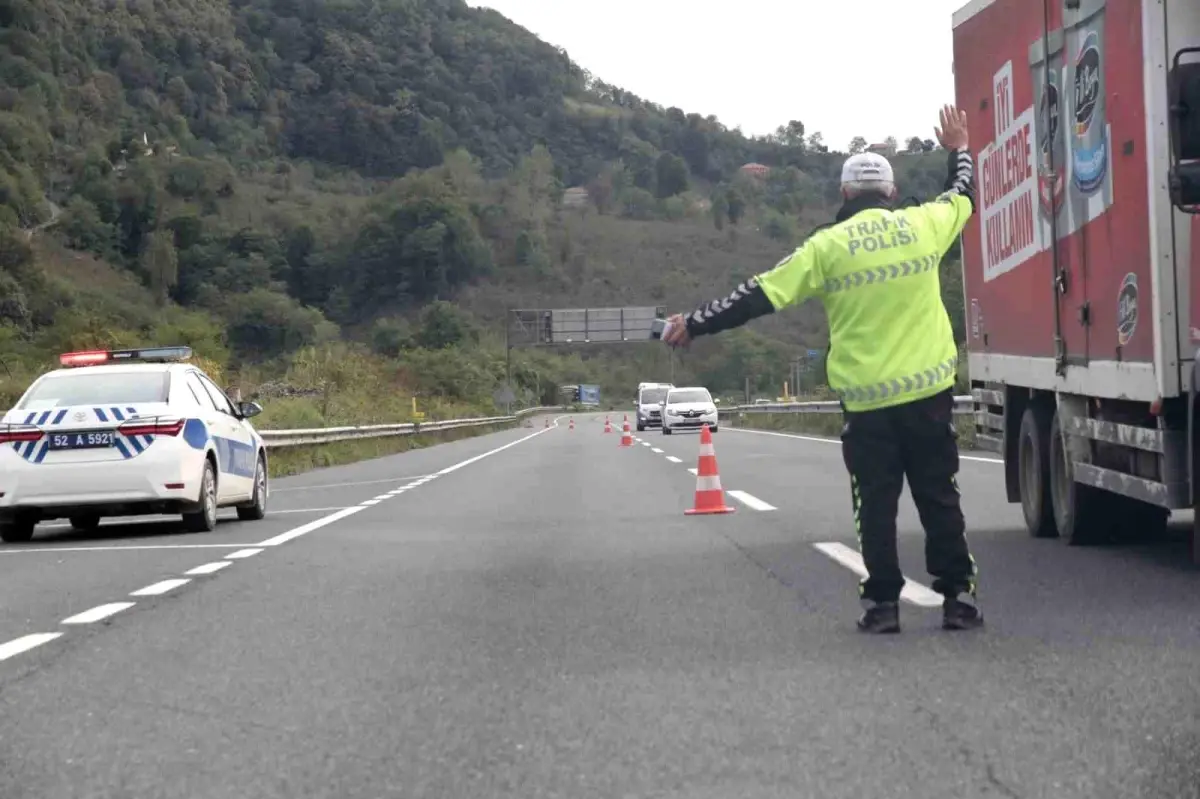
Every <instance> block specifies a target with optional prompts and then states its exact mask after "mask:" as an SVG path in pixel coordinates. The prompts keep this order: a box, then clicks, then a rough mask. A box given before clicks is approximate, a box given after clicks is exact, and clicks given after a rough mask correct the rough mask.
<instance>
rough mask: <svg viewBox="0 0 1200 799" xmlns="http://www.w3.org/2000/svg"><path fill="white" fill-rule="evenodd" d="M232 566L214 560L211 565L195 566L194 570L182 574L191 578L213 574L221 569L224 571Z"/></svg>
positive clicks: (225, 561) (222, 561)
mask: <svg viewBox="0 0 1200 799" xmlns="http://www.w3.org/2000/svg"><path fill="white" fill-rule="evenodd" d="M232 565H233V564H232V563H230V562H229V561H227V560H215V561H213V562H212V563H205V564H204V565H203V566H197V567H196V568H194V569H189V570H187V571H185V572H184V574H188V575H191V576H193V577H194V576H197V575H201V574H215V573H216V572H219V571H220V570H221V569H224V568H225V567H226V566H232Z"/></svg>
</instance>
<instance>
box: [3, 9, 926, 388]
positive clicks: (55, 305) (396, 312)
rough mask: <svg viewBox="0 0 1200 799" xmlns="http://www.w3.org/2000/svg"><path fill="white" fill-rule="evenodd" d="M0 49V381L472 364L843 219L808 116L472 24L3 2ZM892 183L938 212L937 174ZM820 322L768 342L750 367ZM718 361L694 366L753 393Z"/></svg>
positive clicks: (666, 297)
mask: <svg viewBox="0 0 1200 799" xmlns="http://www.w3.org/2000/svg"><path fill="white" fill-rule="evenodd" d="M0 26H2V30H0V325H2V326H0V354H2V355H3V356H4V357H5V358H6V359H8V360H6V363H7V362H9V361H11V360H12V359H14V358H17V359H19V358H26V359H32V360H38V359H42V358H44V354H43V353H44V352H45V351H46V350H47V349H53V348H61V347H63V346H68V345H69V346H76V345H80V346H81V345H85V344H89V345H90V343H97V344H98V343H116V342H136V341H144V340H147V339H151V340H153V339H158V338H162V337H164V336H174V337H176V338H180V337H184V338H189V339H191V341H190V342H189V343H193V344H194V345H196V346H199V347H200V348H201V349H203V350H204V351H205V352H206V353H212V354H213V357H214V358H216V359H217V360H221V359H226V360H229V359H232V360H230V363H231V364H234V365H236V364H238V363H247V362H251V361H254V362H258V363H265V362H268V361H271V360H272V359H279V358H281V357H283V358H287V357H290V354H291V353H295V352H296V351H297V350H298V349H302V348H304V347H307V346H311V345H314V344H318V343H321V342H328V341H333V340H336V339H338V338H339V337H345V336H352V337H355V338H357V339H358V340H361V341H364V342H366V343H368V344H370V345H371V346H372V347H374V349H375V350H376V351H377V352H378V353H380V354H382V355H385V356H387V357H389V358H399V359H402V360H403V359H404V358H408V357H414V358H415V357H420V356H419V353H420V352H421V351H427V350H429V349H431V348H432V349H438V348H442V347H445V346H453V345H456V344H458V345H468V344H469V345H470V347H471V348H473V349H475V350H482V349H487V345H488V332H489V331H490V330H493V329H494V322H495V320H496V315H497V313H498V312H500V311H502V309H503V307H504V305H506V304H507V305H510V306H511V305H519V304H538V303H541V302H559V303H571V304H575V305H598V304H605V303H630V304H648V303H651V302H653V303H655V304H658V303H666V304H670V305H679V306H688V305H691V304H693V303H695V302H696V301H699V300H703V299H706V298H708V297H709V296H711V295H712V294H713V293H714V292H723V291H725V290H727V287H728V285H729V284H730V283H731V281H733V280H734V279H736V278H738V277H740V276H744V274H746V273H747V272H750V271H754V270H756V269H761V268H763V267H764V266H766V265H769V264H770V263H771V262H773V260H774V259H776V258H778V256H779V255H780V254H782V252H784V251H785V250H786V248H787V247H788V246H791V245H792V244H793V243H794V242H795V240H796V239H797V237H798V236H799V235H800V233H801V232H802V231H803V230H805V229H806V228H808V227H811V225H812V224H814V223H815V222H819V221H825V219H826V218H827V217H828V215H829V213H830V212H829V208H828V206H829V203H830V201H831V200H833V199H834V198H835V197H836V174H837V164H838V159H837V158H836V157H833V156H831V155H829V154H827V148H825V146H824V145H823V144H822V142H821V141H820V136H819V134H813V133H806V131H805V129H804V125H803V124H801V123H800V122H792V123H789V124H785V125H783V126H781V128H780V129H779V131H778V132H777V134H775V135H773V136H769V137H762V138H758V139H751V138H747V137H744V136H742V135H741V134H740V133H738V132H736V131H731V130H728V129H726V128H725V127H724V126H723V125H721V124H720V122H719V121H718V120H716V119H715V118H712V117H707V118H705V117H701V116H699V115H696V114H687V113H685V112H683V111H680V110H678V109H673V108H672V109H664V108H661V107H659V106H657V105H655V104H653V103H651V102H648V101H645V100H642V99H640V98H638V97H636V96H634V95H633V94H630V93H628V92H625V91H623V90H621V89H619V88H616V87H613V86H610V85H607V84H605V83H603V82H602V81H600V80H597V79H595V78H593V77H592V76H591V75H589V74H588V73H587V72H586V71H585V70H584V69H583V68H581V67H580V66H579V65H577V64H575V63H573V62H572V61H571V60H570V58H569V57H568V56H567V54H566V53H564V52H563V51H561V50H559V49H557V48H555V47H553V46H551V45H549V44H546V43H544V42H542V41H540V40H539V39H537V38H536V37H535V36H533V35H532V34H530V33H529V32H528V31H526V30H525V29H523V28H521V27H519V26H517V25H515V24H513V23H512V22H510V21H508V20H507V19H505V18H504V17H503V16H501V15H499V14H498V13H496V12H493V11H490V10H485V9H473V8H469V7H468V6H467V5H466V4H465V3H464V2H462V0H233V1H232V2H230V0H0ZM862 144H863V143H862V142H860V143H859V146H861V145H862ZM911 149H913V150H914V151H919V150H920V149H921V147H920V142H915V143H913V145H912V146H911ZM901 160H904V161H906V163H903V164H898V167H899V169H900V174H901V179H902V180H903V181H905V183H906V185H905V189H906V190H907V191H909V192H912V193H917V194H926V193H928V192H930V191H933V190H935V189H936V187H937V183H938V181H939V179H940V174H939V173H940V163H938V164H936V165H930V163H929V162H930V159H928V158H926V157H924V156H922V155H919V154H914V155H911V156H906V157H905V158H904V159H901ZM936 160H939V161H940V159H936ZM751 163H753V164H759V165H761V166H762V167H766V168H767V170H766V171H760V172H758V173H757V174H755V175H749V174H744V173H743V174H740V173H739V170H740V169H741V167H743V166H744V165H746V164H751ZM756 169H760V170H761V167H756ZM572 187H585V188H575V189H574V192H575V194H574V196H572V194H571V192H569V191H567V190H568V189H571V188H572ZM580 192H582V195H580ZM439 300H441V301H446V300H448V301H450V302H451V303H452V305H446V304H445V303H441V304H436V305H434V306H429V303H431V302H435V301H439ZM431 308H432V310H431ZM423 309H424V310H423ZM431 314H432V316H431ZM818 323H819V319H817V320H816V321H814V318H813V317H812V315H811V314H808V315H801V316H799V317H795V318H793V319H791V320H790V321H777V320H770V321H768V322H767V323H765V324H764V325H762V326H761V330H762V331H763V332H765V333H766V334H767V335H768V336H775V337H776V338H775V339H774V343H772V340H771V339H766V340H761V341H760V340H758V339H754V341H755V342H756V343H757V345H761V346H759V347H758V349H757V350H755V351H756V352H758V353H759V356H761V357H759V361H761V363H759V364H758V365H756V366H755V367H754V368H755V373H756V374H760V373H761V374H767V373H769V374H767V376H766V377H764V378H763V379H764V380H769V381H773V380H774V379H775V374H776V371H775V367H774V366H772V365H770V364H773V363H774V362H775V361H776V360H779V361H786V358H787V355H788V352H790V351H792V350H795V349H796V348H797V347H801V346H803V345H804V344H805V339H807V338H812V337H814V336H817V335H818V334H819V324H818ZM748 335H751V337H752V338H753V334H748ZM749 340H750V339H744V341H749ZM780 342H787V344H786V345H784V344H782V343H780ZM723 346H724V347H725V349H724V350H722V347H723ZM764 346H765V347H767V350H769V351H770V353H771V354H770V357H767V356H764V355H762V353H763V352H766V351H767V350H763V347H764ZM731 347H732V345H714V348H712V349H711V350H710V351H708V354H707V355H706V354H705V352H706V351H705V350H703V348H702V349H701V352H700V355H699V356H698V359H696V360H694V361H693V364H692V366H691V367H690V368H692V369H693V370H694V371H695V372H696V373H697V374H703V373H704V371H705V370H706V369H707V370H709V372H708V374H709V378H710V379H713V380H718V381H720V380H727V381H735V382H740V375H741V373H742V372H744V371H746V368H747V367H746V364H745V363H743V361H744V360H745V358H744V357H743V356H742V355H738V354H737V353H736V352H735V350H736V349H737V348H736V347H733V348H732V349H731ZM531 357H532V356H531ZM538 357H544V356H538ZM756 357H758V356H756ZM705 358H708V360H705ZM722 358H724V360H723V361H721V359H722ZM713 359H716V360H713ZM443 360H445V359H443ZM718 361H720V362H721V363H723V364H724V365H723V366H719V365H715V364H717V363H718ZM556 363H558V365H557V366H555V365H554V364H552V363H550V362H546V363H543V364H542V371H546V372H548V373H553V374H555V376H558V374H559V373H560V372H562V371H563V370H566V371H567V372H571V370H574V372H572V374H573V375H574V376H575V378H576V379H582V378H585V377H587V375H586V374H583V372H587V371H588V370H589V368H590V367H587V366H586V365H584V364H583V363H582V362H581V361H580V360H579V358H578V357H572V358H567V359H559V361H558V362H556ZM764 364H766V365H764ZM476 365H477V366H479V369H480V370H482V371H481V372H480V375H479V377H478V381H477V385H475V386H473V387H472V388H471V389H470V390H471V391H474V392H476V394H479V395H480V396H484V395H486V392H485V391H484V388H485V387H487V392H490V390H491V389H490V386H489V381H491V380H492V377H494V363H493V362H492V361H488V362H487V363H486V364H483V365H479V364H476ZM556 370H557V371H556ZM713 370H715V371H713ZM786 371H787V367H786V364H782V365H781V366H780V367H779V370H778V373H779V374H786ZM718 373H720V374H719V376H718ZM489 375H491V376H492V377H489ZM562 376H563V377H570V376H571V375H568V374H566V373H565V372H563V373H562ZM431 390H432V389H431ZM437 390H438V391H446V390H454V391H459V390H464V389H462V388H461V387H450V388H448V387H447V385H443V384H439V386H438V387H437Z"/></svg>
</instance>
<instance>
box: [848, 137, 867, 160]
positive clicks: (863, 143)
mask: <svg viewBox="0 0 1200 799" xmlns="http://www.w3.org/2000/svg"><path fill="white" fill-rule="evenodd" d="M866 149H867V140H866V139H864V138H863V137H862V136H855V137H854V138H853V139H851V140H850V155H858V154H859V153H861V152H863V151H864V150H866Z"/></svg>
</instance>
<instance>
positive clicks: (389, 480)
mask: <svg viewBox="0 0 1200 799" xmlns="http://www.w3.org/2000/svg"><path fill="white" fill-rule="evenodd" d="M428 476H429V475H427V474H410V475H409V476H408V477H387V478H384V479H382V480H356V481H354V482H353V483H322V484H321V485H315V486H287V487H285V488H276V487H275V486H271V493H272V494H274V493H276V492H279V491H312V490H314V489H318V488H348V487H350V486H372V485H379V484H380V483H407V482H408V481H410V480H419V479H421V478H422V477H428Z"/></svg>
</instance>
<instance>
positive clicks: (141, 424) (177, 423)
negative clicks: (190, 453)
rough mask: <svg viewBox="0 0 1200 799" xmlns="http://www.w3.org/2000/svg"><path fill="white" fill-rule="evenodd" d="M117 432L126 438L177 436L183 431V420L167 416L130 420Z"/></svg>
mask: <svg viewBox="0 0 1200 799" xmlns="http://www.w3.org/2000/svg"><path fill="white" fill-rule="evenodd" d="M117 430H119V431H120V432H121V434H122V435H126V436H177V435H179V432H180V431H181V430H183V420H182V419H176V418H175V417H167V416H160V417H156V418H154V419H130V420H129V421H128V422H126V423H125V424H123V425H121V426H120V427H118V428H117Z"/></svg>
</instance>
